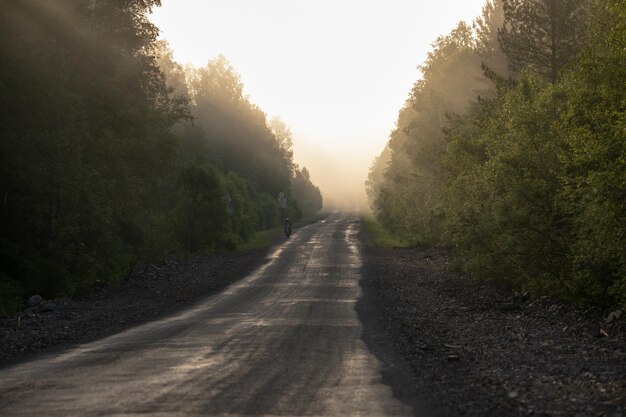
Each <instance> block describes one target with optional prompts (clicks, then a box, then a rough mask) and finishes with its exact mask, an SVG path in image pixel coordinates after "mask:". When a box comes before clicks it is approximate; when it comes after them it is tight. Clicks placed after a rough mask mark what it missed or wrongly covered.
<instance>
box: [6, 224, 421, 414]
mask: <svg viewBox="0 0 626 417" xmlns="http://www.w3.org/2000/svg"><path fill="white" fill-rule="evenodd" d="M358 228H359V222H358V219H356V218H351V217H350V216H347V215H339V214H338V215H334V216H330V217H328V218H327V219H326V220H325V221H322V222H318V223H316V224H313V225H310V226H307V227H305V228H302V229H300V230H298V231H297V232H296V233H295V234H294V235H293V236H292V238H291V239H290V240H289V241H288V242H286V243H285V244H283V245H281V246H279V247H278V248H277V250H276V251H275V252H274V253H273V254H272V255H271V257H270V258H269V260H268V262H267V263H266V264H264V265H263V266H262V267H261V268H259V269H258V270H256V271H255V272H254V273H253V274H251V275H250V276H248V277H246V278H244V279H243V280H241V281H239V282H237V283H236V284H233V285H231V286H230V287H228V288H226V290H224V291H222V292H221V293H219V294H216V295H214V296H212V297H210V298H208V299H206V300H205V301H203V302H201V303H199V304H197V305H195V306H194V307H193V308H190V309H188V310H185V311H183V312H181V313H179V314H176V315H173V316H170V317H168V318H165V319H162V320H158V321H154V322H151V323H148V324H145V325H143V326H139V327H135V328H132V329H130V330H127V331H124V332H122V333H119V334H117V335H114V336H111V337H108V338H106V339H102V340H100V341H97V342H94V343H89V344H85V345H82V346H79V347H77V348H74V349H70V350H67V351H65V352H62V353H57V354H54V355H48V356H45V357H42V358H40V359H38V360H35V361H31V362H27V363H24V364H21V365H17V366H14V367H10V368H7V369H4V370H2V371H1V372H0V415H2V416H5V417H8V416H22V415H23V416H26V415H29V416H30V415H45V416H68V415H77V416H78V415H80V416H85V415H138V414H142V415H143V414H147V415H181V416H193V415H228V416H237V415H282V416H285V415H308V416H311V415H320V416H321V415H335V416H339V415H341V416H346V415H352V416H357V415H358V416H383V415H410V414H411V413H412V410H411V407H409V406H407V405H406V404H404V403H401V402H400V401H398V400H397V399H395V398H394V397H393V395H392V392H391V388H389V386H387V385H385V384H384V383H383V382H382V377H381V371H382V370H381V364H380V363H379V362H378V361H377V359H376V358H375V357H374V356H373V355H372V354H371V353H370V352H369V351H368V349H367V347H366V346H365V344H364V342H363V341H362V340H361V333H362V324H361V322H360V321H359V319H358V316H357V314H356V312H355V309H354V306H355V303H356V301H357V299H358V297H359V295H360V291H361V290H360V287H359V279H360V270H361V266H362V260H361V255H360V248H359V241H358V237H357V234H358Z"/></svg>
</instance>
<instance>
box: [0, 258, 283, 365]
mask: <svg viewBox="0 0 626 417" xmlns="http://www.w3.org/2000/svg"><path fill="white" fill-rule="evenodd" d="M270 251H271V247H267V248H263V249H255V250H249V251H246V252H239V253H227V254H212V255H205V256H194V257H190V258H188V259H184V260H169V261H166V262H162V263H160V264H150V265H146V266H144V267H141V268H139V270H138V271H136V272H135V273H133V274H132V275H131V276H130V277H129V279H128V280H125V281H124V282H121V283H119V284H115V285H106V286H99V287H98V286H96V287H93V288H91V289H90V290H89V291H88V292H86V293H84V294H81V295H79V296H77V297H74V298H73V299H57V300H52V301H51V302H48V303H46V304H42V305H43V307H40V308H35V309H33V311H31V312H23V313H21V314H17V315H15V316H13V317H11V318H7V319H0V369H1V368H4V367H8V366H11V365H14V364H17V363H20V362H24V361H26V360H29V359H32V358H34V357H36V356H38V355H40V354H44V353H55V352H57V351H61V350H64V349H66V348H68V347H71V346H75V345H77V344H81V343H87V342H91V341H94V340H97V339H100V338H103V337H106V336H109V335H111V334H115V333H118V332H120V331H123V330H125V329H128V328H131V327H134V326H137V325H140V324H143V323H146V322H148V321H152V320H157V319H159V318H163V317H165V316H168V315H170V314H172V313H175V312H177V311H180V310H183V309H185V308H188V307H190V306H192V305H193V304H194V303H196V302H199V301H200V300H202V299H204V298H206V297H207V296H209V295H211V294H213V293H216V292H218V291H220V290H221V289H223V288H225V287H227V286H228V285H230V284H231V283H233V282H236V281H237V280H239V279H241V278H243V277H245V276H247V275H248V274H249V273H251V272H252V271H254V270H255V269H256V268H257V267H259V266H260V265H262V264H263V263H264V262H265V260H266V259H267V256H268V254H269V253H270ZM48 306H49V307H48Z"/></svg>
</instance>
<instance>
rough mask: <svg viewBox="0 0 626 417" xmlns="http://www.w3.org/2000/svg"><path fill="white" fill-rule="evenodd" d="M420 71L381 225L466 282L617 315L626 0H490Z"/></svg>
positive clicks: (441, 42) (378, 178) (625, 167)
mask: <svg viewBox="0 0 626 417" xmlns="http://www.w3.org/2000/svg"><path fill="white" fill-rule="evenodd" d="M420 70H421V72H422V74H423V76H422V77H421V78H420V79H419V80H418V81H417V82H416V83H415V84H414V87H413V89H412V91H411V94H410V97H409V98H408V100H407V101H406V105H405V106H404V108H403V109H401V110H400V113H399V116H398V121H397V127H396V129H395V130H394V131H393V132H392V133H391V135H390V140H389V142H388V145H387V147H386V148H385V149H384V151H383V152H382V153H381V155H380V156H379V157H378V158H377V159H376V160H375V161H374V163H373V165H372V167H371V170H370V175H369V178H368V181H367V190H368V196H369V198H370V202H371V205H372V209H373V211H374V213H375V215H376V217H377V219H378V220H379V221H380V222H381V223H382V224H383V225H384V226H385V227H386V228H388V229H389V230H390V231H391V232H392V233H393V234H395V235H396V236H397V237H399V238H401V239H403V240H404V241H405V242H406V243H407V244H411V245H424V244H425V245H441V246H447V247H451V248H452V250H453V253H454V254H455V255H456V259H457V262H456V263H457V264H458V267H459V268H460V269H461V270H462V271H464V272H465V273H466V274H469V275H471V276H473V277H475V278H479V279H490V280H493V281H496V282H498V283H501V284H503V285H505V286H507V287H509V288H512V289H517V290H521V291H528V292H530V293H531V294H535V295H549V296H557V297H561V298H563V299H565V300H568V301H572V302H584V303H590V304H595V305H598V306H601V307H603V308H617V307H621V308H626V2H624V1H623V0H588V1H587V0H494V1H490V2H488V3H487V4H486V5H485V7H484V9H483V14H482V16H480V17H479V18H477V19H476V20H475V21H474V22H473V25H471V26H470V25H467V24H465V23H460V24H459V25H458V27H457V28H455V29H454V30H453V31H452V32H451V33H449V34H448V35H446V36H441V37H439V38H438V39H437V40H436V41H435V43H434V44H433V49H432V51H431V52H430V54H429V55H428V58H427V60H426V61H425V62H424V63H423V64H422V65H421V67H420Z"/></svg>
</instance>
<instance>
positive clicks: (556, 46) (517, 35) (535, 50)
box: [498, 0, 587, 82]
mask: <svg viewBox="0 0 626 417" xmlns="http://www.w3.org/2000/svg"><path fill="white" fill-rule="evenodd" d="M503 3H504V27H503V28H501V29H500V31H499V32H498V35H499V40H500V45H501V47H502V50H503V51H504V52H505V53H506V55H507V57H508V58H509V62H510V66H511V70H512V71H514V72H515V73H519V72H520V71H521V70H522V69H524V68H527V67H530V68H532V69H533V70H535V71H536V72H538V73H539V74H541V75H543V76H544V77H545V78H546V79H547V80H549V81H551V82H554V81H556V80H557V78H558V75H559V71H560V70H561V69H562V68H563V67H565V66H566V65H568V64H569V63H570V62H572V60H573V59H574V58H575V57H576V55H577V54H578V52H579V51H580V49H581V47H582V45H583V41H584V33H585V28H586V21H585V16H586V13H587V7H586V6H587V0H503Z"/></svg>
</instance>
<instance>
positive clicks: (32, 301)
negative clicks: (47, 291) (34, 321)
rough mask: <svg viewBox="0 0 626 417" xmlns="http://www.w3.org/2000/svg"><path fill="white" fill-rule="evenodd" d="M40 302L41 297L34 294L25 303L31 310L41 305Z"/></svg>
mask: <svg viewBox="0 0 626 417" xmlns="http://www.w3.org/2000/svg"><path fill="white" fill-rule="evenodd" d="M42 301H43V297H42V296H41V295H39V294H36V295H33V296H32V297H30V298H29V299H28V301H27V302H26V305H27V306H28V307H31V308H32V307H36V306H38V305H39V304H41V302H42Z"/></svg>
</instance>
